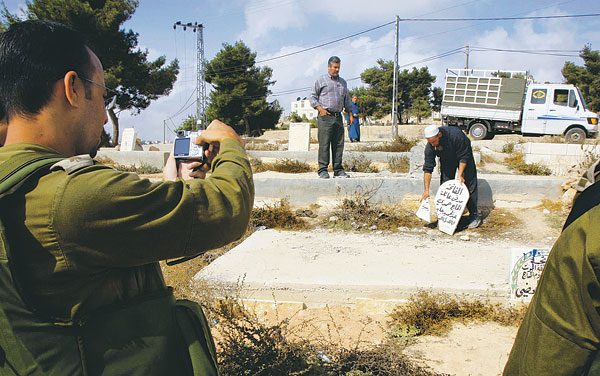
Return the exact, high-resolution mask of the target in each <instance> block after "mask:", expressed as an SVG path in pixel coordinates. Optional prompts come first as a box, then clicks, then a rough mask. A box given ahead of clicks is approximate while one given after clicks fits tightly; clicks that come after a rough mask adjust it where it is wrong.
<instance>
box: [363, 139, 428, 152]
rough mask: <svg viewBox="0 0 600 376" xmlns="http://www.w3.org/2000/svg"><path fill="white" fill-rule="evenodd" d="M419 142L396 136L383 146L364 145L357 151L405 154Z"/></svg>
mask: <svg viewBox="0 0 600 376" xmlns="http://www.w3.org/2000/svg"><path fill="white" fill-rule="evenodd" d="M418 142H419V140H417V139H409V138H406V137H404V136H398V137H396V138H395V139H393V140H392V141H390V142H384V143H383V144H375V145H364V146H361V147H360V148H358V150H359V151H385V152H390V153H398V152H406V151H410V149H411V148H412V147H413V146H415V145H416V144H417V143H418Z"/></svg>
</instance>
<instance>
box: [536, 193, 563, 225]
mask: <svg viewBox="0 0 600 376" xmlns="http://www.w3.org/2000/svg"><path fill="white" fill-rule="evenodd" d="M541 207H542V208H543V209H545V210H546V211H547V213H546V212H544V221H545V222H546V223H547V224H548V226H550V227H551V228H561V227H562V226H563V225H564V224H565V218H566V216H567V215H568V210H567V208H565V206H563V204H562V202H560V201H552V200H548V199H543V200H542V205H541Z"/></svg>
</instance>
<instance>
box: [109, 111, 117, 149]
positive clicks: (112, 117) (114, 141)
mask: <svg viewBox="0 0 600 376" xmlns="http://www.w3.org/2000/svg"><path fill="white" fill-rule="evenodd" d="M108 116H109V117H110V121H111V122H112V124H113V139H112V146H117V145H118V144H119V118H118V117H117V115H115V111H114V110H113V109H112V108H111V109H110V110H108Z"/></svg>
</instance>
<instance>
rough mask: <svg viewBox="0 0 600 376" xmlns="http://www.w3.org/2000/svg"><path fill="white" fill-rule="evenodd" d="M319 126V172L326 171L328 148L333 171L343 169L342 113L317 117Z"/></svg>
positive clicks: (336, 171) (338, 171)
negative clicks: (331, 158)
mask: <svg viewBox="0 0 600 376" xmlns="http://www.w3.org/2000/svg"><path fill="white" fill-rule="evenodd" d="M317 124H318V126H319V132H318V136H317V137H318V138H319V173H321V172H323V171H327V167H328V166H329V149H331V155H332V157H333V172H334V174H335V173H340V172H342V171H344V167H343V166H342V154H343V153H344V124H343V122H342V115H341V114H339V113H338V114H336V115H325V116H320V115H319V118H318V119H317Z"/></svg>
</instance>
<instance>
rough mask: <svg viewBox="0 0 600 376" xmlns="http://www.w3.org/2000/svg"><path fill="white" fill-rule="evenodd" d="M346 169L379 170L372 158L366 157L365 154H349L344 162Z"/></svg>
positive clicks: (354, 170)
mask: <svg viewBox="0 0 600 376" xmlns="http://www.w3.org/2000/svg"><path fill="white" fill-rule="evenodd" d="M342 164H343V165H344V170H346V171H352V172H372V173H374V172H379V169H378V168H377V166H375V165H374V164H373V163H372V162H371V160H370V159H369V158H367V157H365V156H364V155H363V154H359V155H358V157H355V156H347V157H346V158H344V161H343V162H342Z"/></svg>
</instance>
